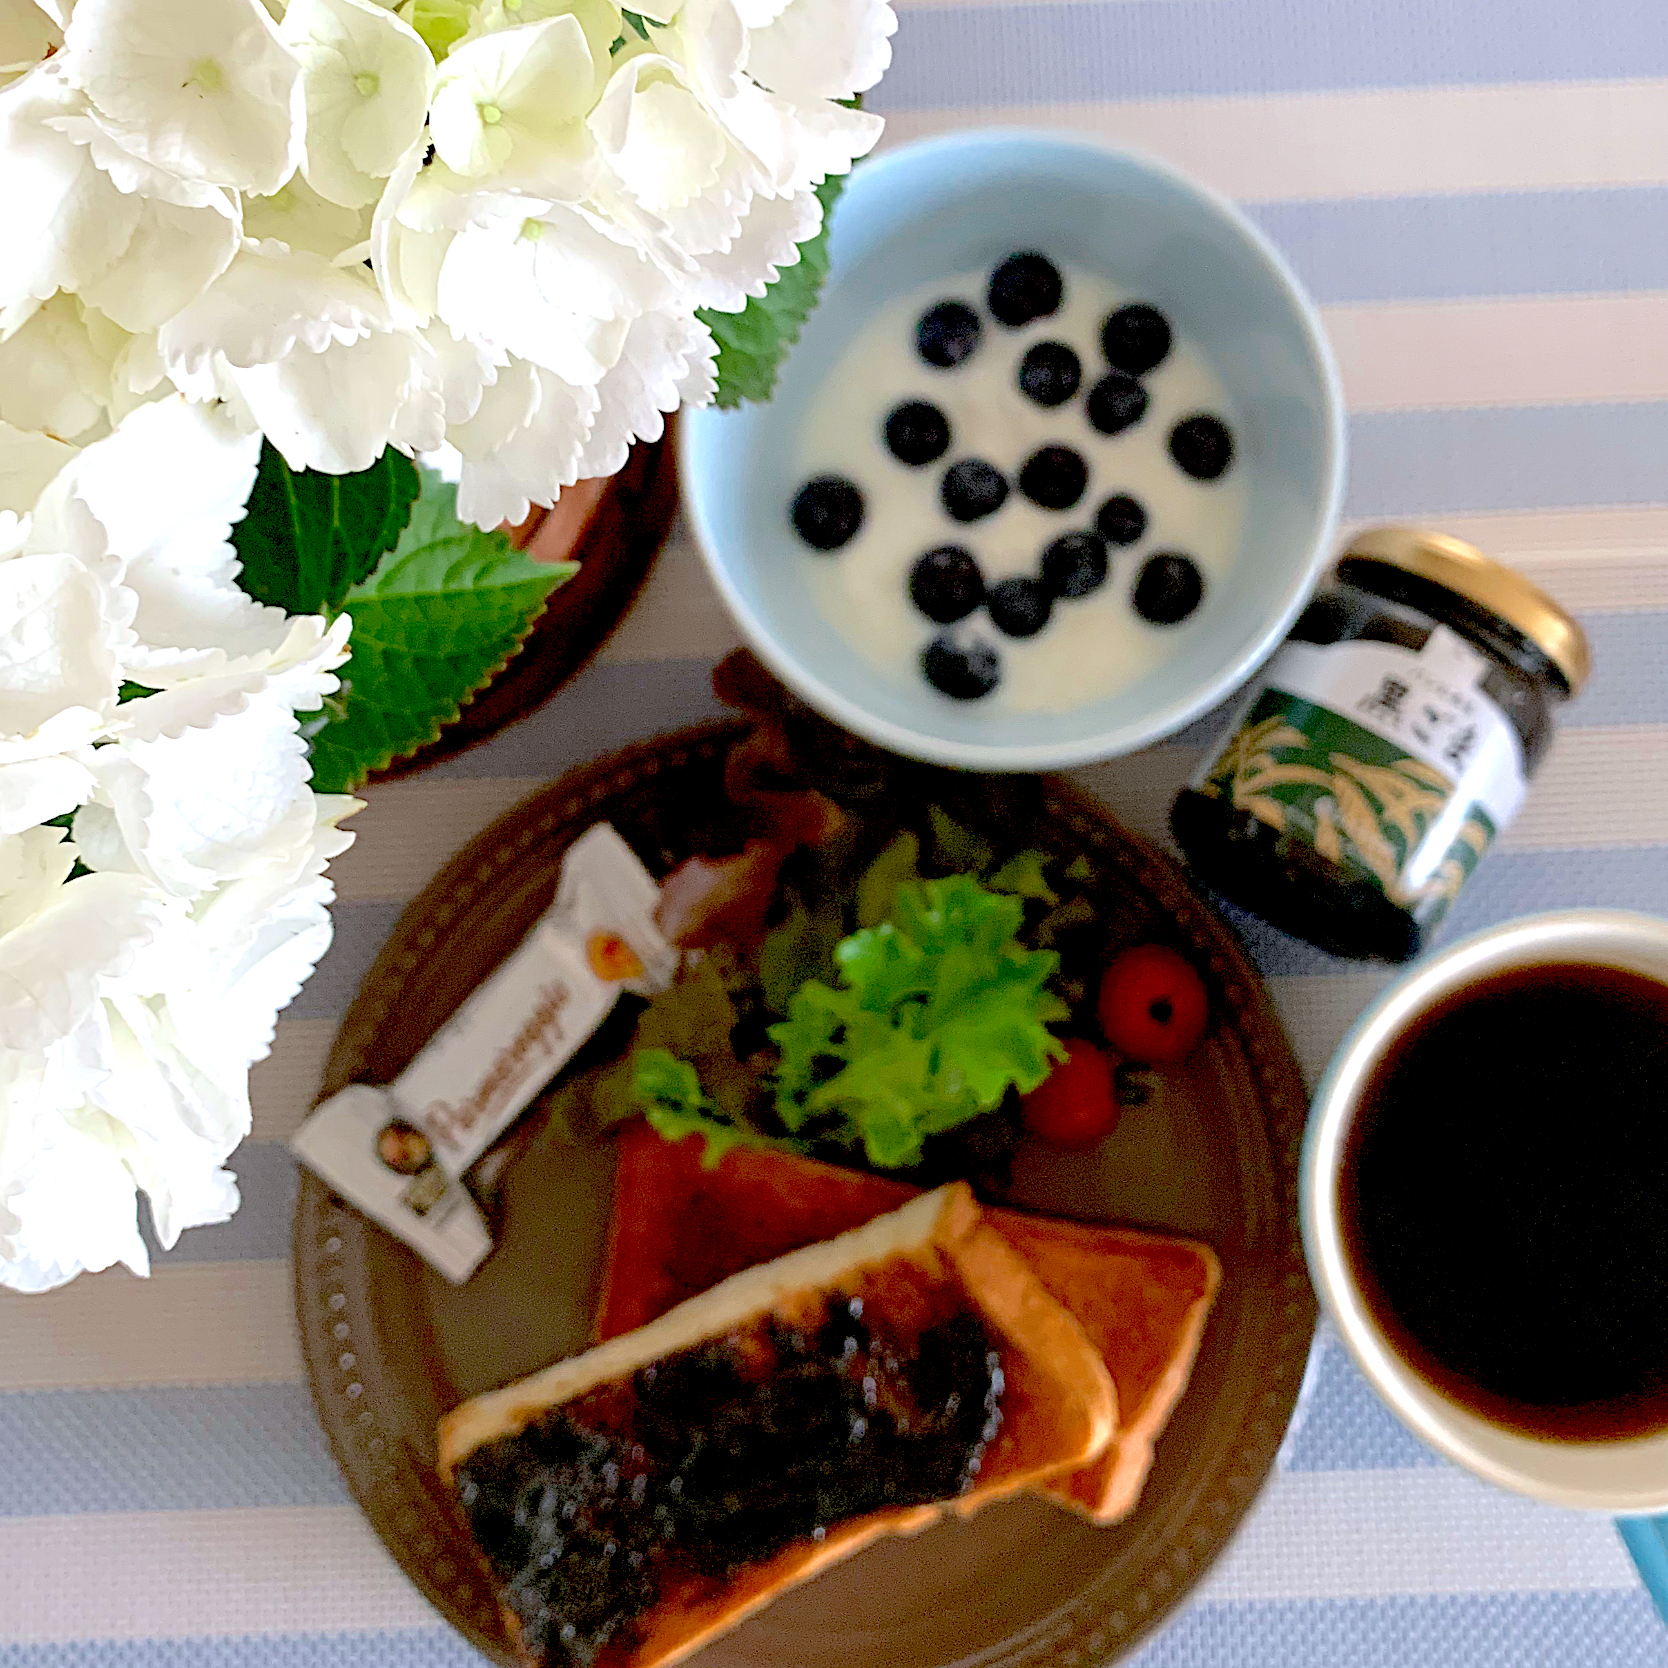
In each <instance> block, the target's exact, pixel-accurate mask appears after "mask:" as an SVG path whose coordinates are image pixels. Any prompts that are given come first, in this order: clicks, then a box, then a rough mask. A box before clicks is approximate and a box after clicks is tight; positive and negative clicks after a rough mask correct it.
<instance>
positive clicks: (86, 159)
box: [0, 65, 140, 335]
mask: <svg viewBox="0 0 1668 1668" xmlns="http://www.w3.org/2000/svg"><path fill="white" fill-rule="evenodd" d="M74 108H75V99H74V96H73V95H72V94H71V93H69V92H68V90H67V89H66V88H65V87H64V85H63V83H62V81H60V80H59V78H58V77H57V76H56V75H55V74H54V73H53V71H52V68H51V66H50V65H49V66H46V67H43V68H41V69H38V70H32V71H31V72H30V73H29V74H28V75H26V76H24V77H23V79H22V80H21V81H16V82H14V83H13V84H12V85H11V86H9V87H7V88H6V89H5V91H4V92H3V93H0V156H4V157H5V159H6V166H5V167H4V168H3V169H0V224H4V226H5V228H6V235H5V236H4V237H0V335H5V334H8V333H10V332H11V331H12V330H14V329H16V328H17V326H18V325H20V324H21V323H23V321H24V320H25V319H26V318H28V316H29V315H30V314H31V313H32V312H33V311H34V310H35V307H36V305H37V304H38V303H40V302H42V301H45V300H47V299H48V298H49V297H50V296H52V295H53V294H55V293H56V292H57V291H59V290H73V289H75V288H76V287H77V286H78V285H79V284H80V283H81V281H82V280H83V279H84V278H92V277H96V276H97V275H98V274H99V273H101V272H103V271H105V270H106V269H107V268H108V267H109V266H110V265H111V264H112V263H113V262H114V261H116V260H117V259H118V258H119V257H120V255H121V253H122V251H123V250H124V249H125V248H126V247H127V245H128V243H129V241H130V240H131V239H132V236H133V229H134V227H135V226H136V225H137V224H138V222H139V215H140V204H139V202H138V200H137V199H136V198H133V197H128V196H124V195H123V194H122V193H121V192H120V191H118V190H117V189H116V187H115V186H114V185H113V184H112V183H111V182H110V180H109V178H108V177H107V176H106V175H104V174H102V173H100V172H99V170H98V168H97V167H96V166H95V165H94V163H93V159H92V157H91V156H90V155H89V154H88V152H87V151H86V150H85V149H84V148H83V147H82V146H80V145H77V144H76V143H75V142H74V141H73V140H71V139H69V138H67V137H66V136H65V135H64V134H62V133H59V132H58V131H57V130H56V129H55V128H54V127H52V126H51V125H50V123H51V121H52V119H53V118H54V117H57V116H61V115H63V114H65V113H66V112H68V111H72V110H73V109H74Z"/></svg>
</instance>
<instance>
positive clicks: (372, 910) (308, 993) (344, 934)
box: [283, 903, 405, 1019]
mask: <svg viewBox="0 0 1668 1668" xmlns="http://www.w3.org/2000/svg"><path fill="white" fill-rule="evenodd" d="M404 907H405V905H404V904H397V903H352V904H337V905H336V906H335V907H334V908H333V909H332V910H331V912H330V913H331V916H332V918H333V920H334V922H335V928H336V930H335V936H334V937H333V938H332V939H331V943H330V948H329V949H328V950H327V951H326V952H325V954H324V958H323V960H321V961H320V962H319V964H318V966H317V967H316V968H314V970H313V976H312V978H310V979H309V980H308V981H307V982H306V984H304V985H303V986H302V987H301V993H300V995H298V996H297V997H296V999H295V1000H294V1001H293V1002H292V1003H290V1005H289V1006H288V1007H287V1008H286V1009H285V1010H284V1014H283V1017H284V1018H285V1019H340V1018H341V1017H342V1015H343V1014H345V1013H346V1012H347V1010H348V1004H349V1003H350V1002H352V1001H353V999H354V997H355V996H356V995H357V994H358V991H359V986H360V984H361V983H362V982H363V980H364V977H365V975H366V974H367V973H368V972H369V971H370V969H371V963H372V962H373V961H375V960H376V955H377V951H379V950H380V949H381V948H382V945H383V941H384V940H385V939H386V938H387V937H388V935H389V933H391V932H392V931H393V930H394V923H395V922H396V921H397V920H399V918H400V911H401V910H402V909H404Z"/></svg>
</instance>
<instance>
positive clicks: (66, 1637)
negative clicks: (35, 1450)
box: [0, 1506, 441, 1661]
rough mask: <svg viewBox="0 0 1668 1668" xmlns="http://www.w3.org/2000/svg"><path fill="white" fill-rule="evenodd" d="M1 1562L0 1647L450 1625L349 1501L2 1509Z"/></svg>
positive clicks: (162, 1657) (0, 1520)
mask: <svg viewBox="0 0 1668 1668" xmlns="http://www.w3.org/2000/svg"><path fill="white" fill-rule="evenodd" d="M0 1570H3V1571H4V1572H5V1584H6V1592H5V1598H4V1600H3V1601H0V1647H3V1646H6V1645H51V1644H60V1643H68V1642H70V1641H72V1640H73V1641H81V1640H88V1641H91V1640H105V1639H178V1638H205V1637H207V1638H224V1637H226V1636H228V1635H235V1634H256V1635H259V1634H272V1633H339V1632H371V1631H374V1630H377V1629H383V1628H418V1627H428V1626H434V1627H435V1628H436V1629H437V1631H438V1630H439V1628H440V1626H441V1624H440V1623H439V1621H438V1620H437V1618H436V1616H435V1613H434V1611H433V1610H432V1609H430V1608H429V1605H428V1604H427V1602H426V1601H425V1600H424V1598H423V1597H422V1595H421V1594H420V1593H419V1592H418V1591H417V1589H416V1588H415V1587H413V1586H412V1585H411V1583H410V1582H409V1581H407V1580H406V1578H405V1576H404V1575H403V1574H402V1573H401V1572H400V1569H399V1567H398V1566H397V1565H396V1564H395V1563H394V1561H393V1559H392V1558H391V1557H389V1555H388V1553H387V1552H386V1551H384V1550H383V1547H382V1543H381V1542H380V1541H378V1540H377V1538H376V1534H375V1532H374V1531H373V1530H372V1528H371V1526H370V1524H369V1523H368V1522H367V1521H366V1520H365V1519H364V1518H362V1517H361V1516H360V1515H359V1513H358V1511H357V1510H356V1509H355V1508H353V1507H351V1506H307V1507H302V1506H294V1507H270V1508H265V1509H259V1510H248V1511H203V1512H112V1513H88V1514H85V1515H81V1516H75V1517H47V1518H38V1517H36V1518H0ZM154 1660H156V1661H165V1660H166V1658H165V1657H164V1656H161V1655H159V1656H157V1657H155V1658H154Z"/></svg>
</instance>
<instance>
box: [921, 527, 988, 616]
mask: <svg viewBox="0 0 1668 1668" xmlns="http://www.w3.org/2000/svg"><path fill="white" fill-rule="evenodd" d="M909 600H910V601H911V602H913V603H914V604H915V606H916V607H917V608H919V609H920V610H921V612H922V613H923V614H925V615H926V616H927V618H928V619H929V620H936V621H937V622H938V623H939V624H940V625H950V624H952V623H953V622H954V621H956V620H961V619H965V618H966V617H967V616H968V615H969V614H971V613H972V612H973V610H974V609H975V608H977V607H978V606H979V604H980V603H981V602H983V601H984V600H985V580H984V575H983V574H981V573H980V572H979V564H978V563H977V562H976V561H974V559H973V556H972V553H971V552H970V551H966V550H963V549H962V547H961V546H960V545H959V544H944V545H940V546H939V547H938V549H937V550H929V551H928V552H927V553H926V555H925V556H922V557H920V558H918V559H917V561H916V563H915V566H914V567H912V568H911V569H910V570H909Z"/></svg>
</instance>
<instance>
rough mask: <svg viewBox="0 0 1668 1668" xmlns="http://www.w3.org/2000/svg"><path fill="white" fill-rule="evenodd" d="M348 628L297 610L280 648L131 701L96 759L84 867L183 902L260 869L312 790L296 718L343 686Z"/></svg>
mask: <svg viewBox="0 0 1668 1668" xmlns="http://www.w3.org/2000/svg"><path fill="white" fill-rule="evenodd" d="M351 627H352V621H351V620H350V619H349V618H348V617H347V616H346V615H343V616H341V617H340V618H339V619H337V620H336V621H335V623H334V624H333V625H331V626H330V627H329V628H328V629H325V623H324V621H323V620H322V619H320V618H319V617H318V616H316V615H300V616H297V617H296V618H295V619H293V620H292V621H291V622H290V629H289V632H288V633H287V634H286V636H285V639H284V641H283V642H282V643H281V644H280V645H279V646H278V647H277V648H276V649H275V650H268V651H265V652H264V653H261V654H258V655H250V656H245V657H240V658H238V659H236V660H232V661H231V662H230V663H229V664H228V665H227V667H226V669H225V670H224V671H223V672H221V673H219V674H218V675H216V676H212V677H202V678H196V679H192V680H190V681H188V682H185V683H181V684H178V685H176V686H175V687H174V688H172V689H168V690H164V691H163V692H162V693H160V694H157V695H147V696H145V697H143V698H142V699H140V700H137V701H129V702H126V703H125V704H124V705H123V708H122V718H123V722H124V729H123V732H122V733H121V734H120V735H119V736H118V738H117V739H116V740H115V741H114V742H113V743H112V744H111V745H109V746H106V747H100V748H98V749H96V750H95V753H94V756H93V760H92V770H93V773H94V775H95V776H96V777H97V779H98V783H99V795H98V800H97V801H96V802H95V803H92V804H89V805H86V806H83V807H82V808H81V810H80V811H78V812H77V813H76V818H75V839H76V844H77V845H78V846H80V847H81V849H82V852H83V855H84V858H85V861H86V862H87V864H88V866H89V867H90V868H92V869H95V870H110V871H117V872H121V871H127V870H136V871H137V872H138V873H139V874H141V875H143V876H145V877H146V878H147V879H148V880H149V881H151V882H152V883H154V884H155V885H156V886H157V887H159V888H160V889H161V890H162V891H164V892H166V893H169V894H171V895H173V896H175V897H181V898H185V899H188V900H189V899H194V898H197V897H200V896H201V895H202V894H203V893H204V892H205V891H207V890H208V889H209V888H211V887H213V886H215V885H216V884H219V883H220V882H222V881H225V880H229V879H236V878H239V877H241V876H243V875H245V874H248V873H250V872H251V871H252V870H255V869H258V868H259V867H260V865H261V864H262V863H263V862H264V861H265V857H266V846H267V843H268V841H269V839H270V837H271V836H272V833H273V831H274V830H275V829H276V828H277V827H278V826H279V825H280V823H281V822H282V819H283V817H284V816H285V814H286V813H287V812H288V811H289V809H290V807H291V806H292V805H293V804H294V803H295V801H296V800H297V798H298V796H299V795H300V794H301V793H302V791H303V790H304V789H305V788H306V786H307V780H308V776H309V770H308V765H307V748H306V743H305V742H304V741H303V740H302V739H301V736H300V733H299V723H298V720H297V718H296V714H297V712H307V711H314V710H316V709H317V708H318V706H319V705H320V703H321V702H322V701H323V699H324V697H325V696H326V695H328V694H331V693H333V692H334V691H335V689H336V688H337V687H338V682H339V680H338V679H337V678H336V677H335V676H334V668H335V667H337V666H339V665H341V663H342V662H343V660H345V659H346V658H347V637H348V632H349V630H350V629H351Z"/></svg>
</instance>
